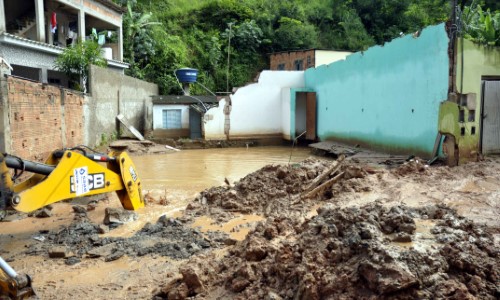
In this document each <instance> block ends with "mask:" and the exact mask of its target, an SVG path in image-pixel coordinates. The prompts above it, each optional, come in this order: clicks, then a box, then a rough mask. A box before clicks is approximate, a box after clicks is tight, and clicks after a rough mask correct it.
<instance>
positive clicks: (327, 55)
mask: <svg viewBox="0 0 500 300" xmlns="http://www.w3.org/2000/svg"><path fill="white" fill-rule="evenodd" d="M350 54H352V52H347V51H328V50H316V53H315V57H316V65H315V67H318V66H321V65H328V64H331V63H333V62H336V61H339V60H343V59H345V58H346V57H347V56H348V55H350Z"/></svg>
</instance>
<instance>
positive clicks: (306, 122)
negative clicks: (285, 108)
mask: <svg viewBox="0 0 500 300" xmlns="http://www.w3.org/2000/svg"><path fill="white" fill-rule="evenodd" d="M294 117H295V128H294V131H295V136H301V135H302V136H303V137H305V139H306V140H308V141H315V140H316V93H314V92H297V93H296V96H295V116H294ZM304 132H305V134H304ZM303 134H304V135H303Z"/></svg>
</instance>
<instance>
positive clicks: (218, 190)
mask: <svg viewBox="0 0 500 300" xmlns="http://www.w3.org/2000/svg"><path fill="white" fill-rule="evenodd" d="M330 165H331V162H328V161H325V160H317V159H306V160H304V161H303V162H301V163H300V164H294V165H290V166H282V165H268V166H265V167H263V168H262V169H260V170H258V171H256V172H254V173H251V174H249V175H247V176H245V177H244V178H242V179H241V180H240V181H238V182H236V183H235V185H234V186H220V187H213V188H210V189H207V190H205V191H203V192H201V193H200V195H199V196H198V197H197V198H196V199H195V201H194V202H193V203H191V204H190V205H189V206H188V207H187V212H186V213H187V215H192V216H193V215H212V216H214V215H216V216H217V215H218V216H219V217H220V221H222V220H224V219H227V218H230V217H231V215H230V213H243V214H249V213H252V214H261V215H264V216H279V215H280V214H281V213H283V212H284V211H286V212H287V213H289V214H293V212H294V211H301V210H303V207H300V205H299V207H294V206H293V205H292V204H294V203H295V204H296V203H300V202H301V201H299V199H298V197H299V196H300V194H301V193H302V192H303V191H304V189H305V187H306V186H307V185H308V184H309V183H310V182H311V181H312V180H313V179H314V178H316V177H317V176H318V175H319V174H321V173H322V172H323V171H324V170H325V169H326V168H327V167H328V166H330Z"/></svg>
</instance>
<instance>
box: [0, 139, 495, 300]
mask: <svg viewBox="0 0 500 300" xmlns="http://www.w3.org/2000/svg"><path fill="white" fill-rule="evenodd" d="M226 150H228V149H220V150H217V151H214V150H213V149H211V150H208V151H206V152H205V150H199V151H202V152H197V153H196V154H195V155H192V154H191V153H188V152H187V151H183V152H177V153H174V154H172V155H171V156H169V158H167V160H168V159H172V160H171V161H168V162H166V163H165V161H163V163H162V164H160V163H158V159H160V160H161V159H163V158H162V157H161V155H155V156H151V157H148V156H141V157H137V158H135V159H134V161H135V163H136V165H137V166H139V167H138V168H139V169H140V168H141V167H142V168H144V171H141V173H140V174H141V176H142V177H143V178H145V180H144V179H143V182H147V183H148V184H149V185H150V186H151V187H154V188H151V189H150V190H145V193H147V197H146V198H147V199H148V200H149V205H148V206H147V207H146V210H147V213H144V212H143V213H142V215H141V212H139V220H137V221H133V220H134V218H131V222H130V223H127V224H123V225H116V224H103V222H102V221H101V220H103V218H102V214H103V213H104V210H105V209H104V208H103V206H106V205H109V204H110V203H109V200H107V202H108V203H103V202H99V203H97V205H96V208H95V209H94V210H91V211H89V210H87V211H85V210H81V211H80V210H79V209H75V208H74V207H73V210H74V213H72V217H73V216H74V220H72V221H71V222H66V223H64V222H63V221H59V220H60V219H62V218H61V213H60V212H58V211H57V209H58V207H59V206H57V205H56V206H55V208H54V211H55V213H54V214H53V216H52V217H49V218H45V219H36V220H37V221H39V222H42V221H43V222H45V223H43V224H46V225H47V224H49V225H50V224H51V223H50V222H53V223H52V225H51V226H50V228H44V229H43V230H41V231H40V230H36V231H34V232H33V230H29V231H26V232H24V231H25V230H21V229H19V232H21V233H23V234H24V235H26V236H27V237H28V238H29V239H30V243H26V244H25V245H24V246H23V243H22V242H21V241H18V240H16V239H15V238H14V235H12V242H10V243H9V244H8V248H7V247H3V248H4V251H6V249H8V252H4V253H7V254H8V255H6V257H7V258H8V259H9V261H12V262H13V265H14V266H15V267H16V268H19V270H22V271H24V272H27V273H30V274H35V283H37V282H38V283H39V284H41V283H44V284H43V285H42V290H43V293H42V295H44V296H45V297H49V298H51V299H56V298H57V299H66V298H67V297H66V296H68V295H70V298H85V297H89V298H93V299H110V298H123V299H125V298H127V299H128V298H130V299H149V298H155V299H498V298H499V297H500V288H499V285H498V282H500V278H499V276H500V274H499V270H500V257H499V256H500V254H499V249H500V223H499V216H500V214H499V213H500V206H499V204H498V200H497V199H498V197H500V192H499V191H500V176H499V175H498V174H500V158H499V159H495V160H490V161H484V162H479V163H476V164H471V165H466V166H462V167H457V168H453V169H451V168H448V167H430V166H428V165H426V162H425V161H422V160H420V159H418V158H415V159H413V160H410V161H408V162H406V163H404V164H402V165H398V166H396V167H392V166H391V168H389V169H388V168H387V167H386V166H380V165H376V164H372V163H364V162H354V161H348V160H346V161H344V162H343V163H342V164H340V165H339V167H338V168H333V167H334V166H335V162H334V161H332V160H331V159H318V158H308V159H305V160H303V161H300V162H296V161H292V162H290V163H287V162H288V157H287V155H283V153H281V154H280V155H281V156H280V159H276V158H275V157H271V158H270V161H272V162H273V164H268V165H265V166H264V167H261V168H260V169H258V168H259V167H260V166H262V165H263V164H261V165H260V166H259V167H256V165H257V164H254V163H253V159H255V160H256V161H257V160H259V159H261V158H260V156H262V155H263V154H264V153H266V151H268V150H267V149H263V150H258V149H257V151H256V152H255V153H254V154H253V155H254V156H245V157H246V159H245V161H243V159H237V160H235V161H230V162H226V161H224V160H223V158H222V156H221V154H223V152H224V151H226ZM228 151H234V150H228ZM238 151H242V152H241V153H239V154H241V156H240V158H241V157H243V156H242V155H243V154H244V151H245V150H238ZM259 151H262V152H259ZM286 152H288V150H286ZM193 153H194V152H193ZM228 153H229V152H228ZM230 153H232V154H233V155H234V153H233V152H230ZM301 155H303V156H307V155H304V154H303V153H302V154H301ZM174 156H175V157H176V158H173V157H174ZM245 163H246V164H245ZM259 163H262V161H261V160H259ZM333 169H335V170H334V171H331V172H330V171H328V172H326V170H333ZM143 174H144V175H143ZM240 174H241V176H240ZM247 174H248V175H247ZM243 176H244V177H243ZM237 178H241V179H239V180H234V179H237ZM320 178H321V180H318V179H320ZM325 184H326V185H325ZM210 186H212V187H210ZM167 187H169V189H167ZM179 187H181V188H179ZM207 187H208V188H207ZM200 191H201V192H200ZM66 205H67V204H66ZM115 207H116V205H115ZM106 210H107V209H106ZM167 210H168V214H166V211H167ZM108 221H109V220H108ZM18 222H22V224H27V223H28V222H27V219H25V220H21V221H18ZM33 222H34V221H33ZM20 224H21V223H20ZM33 224H34V223H33ZM144 224H145V225H144ZM9 226H10V227H12V228H10V227H9V228H10V229H9V230H10V231H11V232H13V233H15V232H17V231H12V230H13V228H14V227H16V226H15V224H9ZM6 228H7V227H6ZM16 228H17V227H16ZM125 233H126V234H125ZM0 237H1V236H0ZM6 238H7V237H6V236H4V240H6ZM16 249H17V250H16ZM19 249H22V251H19ZM31 258H33V259H31ZM32 261H33V263H31V262H32ZM23 266H24V267H23ZM32 266H35V267H34V268H32ZM115 267H116V270H119V271H110V270H114V269H115ZM102 270H107V271H106V272H108V271H109V272H108V273H110V272H111V273H113V272H119V274H118V275H119V276H115V277H107V275H106V274H107V273H106V274H104V273H102ZM51 272H53V273H54V274H51ZM80 273H82V274H85V276H87V277H88V278H87V279H86V280H87V281H88V283H87V284H82V283H81V282H79V281H78V280H77V279H71V278H77V277H78V276H76V277H74V274H80ZM111 273H110V274H111ZM57 274H60V276H59V275H57ZM113 274H114V273H113ZM139 274H140V276H139V277H137V276H138V275H139ZM37 276H38V277H37ZM42 276H47V277H46V278H54V279H53V280H49V279H44V278H45V277H42ZM72 276H73V277H72ZM99 276H101V277H102V278H101V277H99ZM66 278H68V279H66ZM110 278H116V280H114V279H113V280H111V279H110ZM37 280H38V281H37ZM96 282H97V283H98V284H97V285H96ZM89 286H98V288H97V289H96V291H90V289H89ZM65 297H66V298H65Z"/></svg>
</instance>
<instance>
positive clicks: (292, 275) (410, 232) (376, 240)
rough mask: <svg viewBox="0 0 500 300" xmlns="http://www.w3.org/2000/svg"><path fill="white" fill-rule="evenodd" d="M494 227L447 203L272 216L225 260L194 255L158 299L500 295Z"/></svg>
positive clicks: (330, 208)
mask: <svg viewBox="0 0 500 300" xmlns="http://www.w3.org/2000/svg"><path fill="white" fill-rule="evenodd" d="M421 223H427V224H432V226H429V228H428V230H427V231H428V232H424V231H425V230H422V228H419V224H421ZM487 229H488V228H486V227H484V226H480V225H477V224H474V223H473V222H471V221H470V220H468V219H465V218H463V217H460V216H458V215H457V214H456V212H455V211H453V210H451V209H449V208H446V207H442V206H428V207H423V208H409V207H405V206H394V207H392V208H384V207H383V206H381V205H379V204H370V205H367V206H364V207H361V208H356V207H350V208H343V209H339V208H338V207H335V206H326V207H323V208H320V209H318V216H316V217H314V218H313V219H311V220H306V221H304V222H300V221H298V220H297V219H294V218H287V217H270V218H268V219H267V221H266V222H265V223H260V224H259V225H258V226H257V228H256V229H255V230H254V231H253V232H251V233H250V234H249V235H248V236H247V238H246V239H245V240H244V241H242V242H240V243H237V244H236V245H235V246H234V247H232V248H231V249H230V250H229V253H228V254H227V255H226V256H225V257H222V258H220V257H216V256H215V255H213V254H206V255H201V256H196V257H193V258H192V259H191V260H190V261H189V262H187V263H186V264H185V265H184V266H182V267H181V268H180V274H179V275H178V276H177V277H175V278H174V279H173V280H172V281H170V282H169V283H168V284H166V285H165V286H164V287H162V288H161V290H160V291H158V292H157V299H186V298H187V297H192V298H190V299H214V298H215V297H217V299H311V300H313V299H326V298H328V299H375V298H394V299H443V298H446V299H475V298H480V299H498V297H499V296H500V290H499V287H498V282H499V280H500V277H499V276H500V255H499V250H498V249H495V247H494V246H493V243H492V240H493V237H492V235H491V234H490V233H488V230H487Z"/></svg>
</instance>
